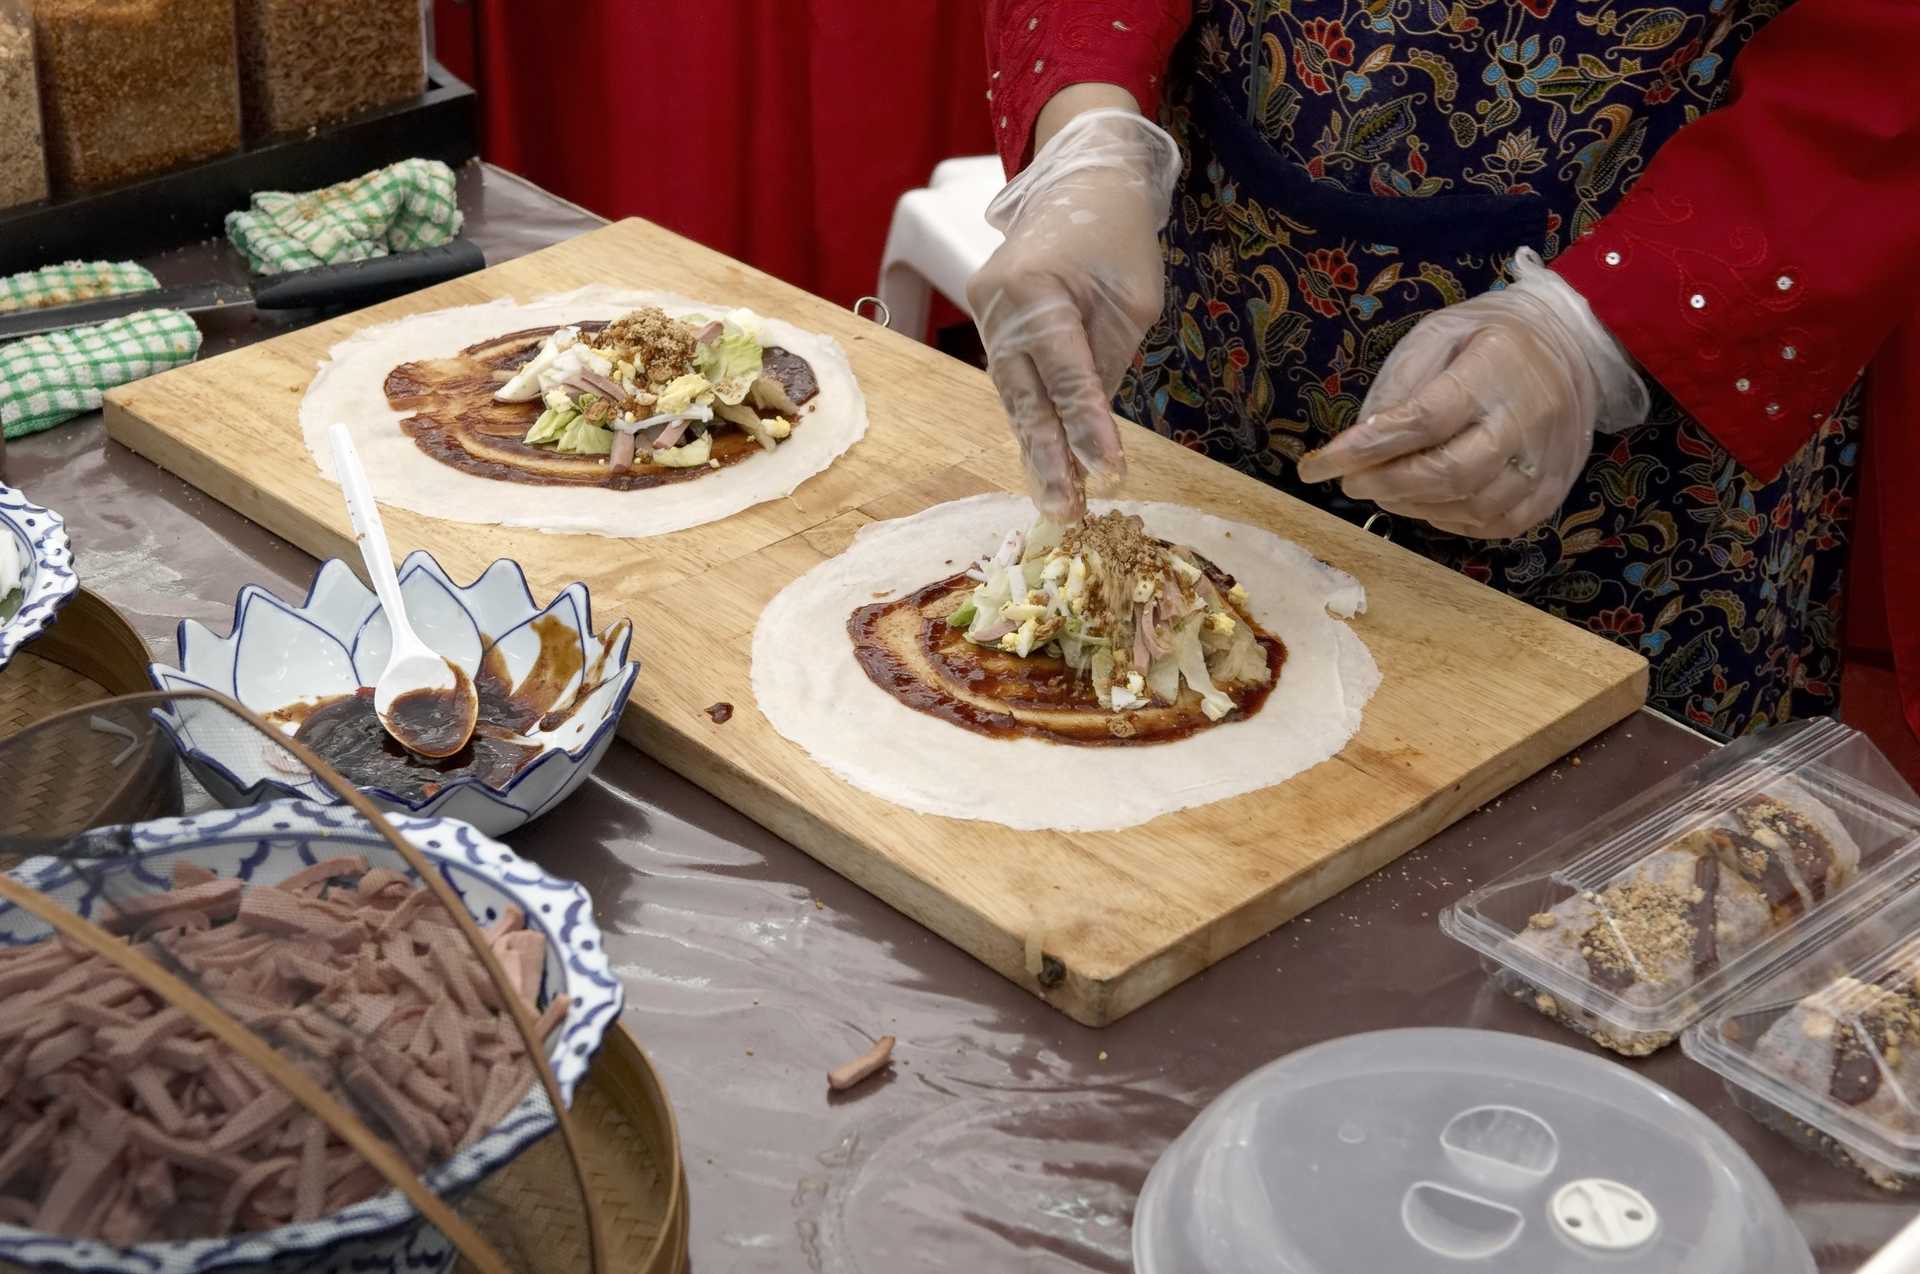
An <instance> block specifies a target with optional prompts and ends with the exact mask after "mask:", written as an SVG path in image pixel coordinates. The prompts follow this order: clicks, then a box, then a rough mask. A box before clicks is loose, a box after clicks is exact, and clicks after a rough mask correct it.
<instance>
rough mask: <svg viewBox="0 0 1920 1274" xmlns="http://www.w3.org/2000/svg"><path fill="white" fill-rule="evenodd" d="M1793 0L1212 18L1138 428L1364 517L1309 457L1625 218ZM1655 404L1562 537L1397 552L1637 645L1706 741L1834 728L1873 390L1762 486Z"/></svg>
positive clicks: (1417, 537) (1122, 401)
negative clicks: (1447, 328) (1606, 225)
mask: <svg viewBox="0 0 1920 1274" xmlns="http://www.w3.org/2000/svg"><path fill="white" fill-rule="evenodd" d="M1783 7H1784V3H1783V2H1770V0H1675V2H1674V3H1673V4H1670V5H1664V6H1659V7H1655V6H1652V5H1634V4H1631V3H1628V2H1627V0H1198V2H1197V3H1196V5H1195V11H1196V12H1195V20H1194V23H1193V26H1192V28H1191V30H1190V31H1189V33H1188V35H1187V38H1186V39H1185V41H1184V42H1183V44H1182V45H1181V48H1180V50H1179V52H1178V53H1177V54H1176V56H1175V59H1174V64H1173V67H1172V70H1171V72H1170V75H1169V80H1168V84H1167V104H1166V107H1165V122H1166V124H1167V125H1168V127H1169V129H1170V130H1171V131H1172V132H1173V134H1174V136H1175V137H1176V138H1178V139H1179V141H1180V144H1181V147H1182V149H1183V151H1184V154H1185V159H1186V169H1185V173H1184V175H1183V177H1182V180H1181V184H1180V187H1179V190H1178V192H1177V194H1176V197H1175V205H1174V209H1173V217H1172V221H1171V224H1170V225H1169V227H1168V230H1167V235H1166V238H1167V259H1168V272H1169V273H1168V297H1167V305H1166V309H1165V311H1164V312H1163V314H1162V316H1161V318H1160V320H1159V322H1158V323H1156V325H1155V326H1154V328H1153V330H1152V331H1151V332H1150V333H1149V335H1148V338H1147V341H1146V345H1145V348H1144V350H1143V353H1142V356H1141V358H1140V360H1139V361H1138V362H1137V363H1136V365H1135V368H1134V370H1133V371H1132V372H1131V373H1130V374H1129V376H1128V378H1127V380H1126V383H1125V384H1124V385H1123V387H1122V389H1121V391H1120V395H1119V399H1118V406H1119V409H1120V411H1121V412H1122V414H1124V415H1127V416H1129V417H1131V418H1132V419H1135V420H1139V421H1141V422H1143V423H1146V424H1149V425H1151V426H1152V427H1153V428H1155V429H1157V430H1158V431H1159V432H1161V433H1163V434H1165V435H1167V436H1168V437H1171V438H1173V439H1174V440H1175V441H1177V442H1181V443H1184V444H1185V445H1187V446H1189V447H1192V448H1194V449H1196V450H1199V451H1202V452H1205V453H1206V454H1208V455H1210V456H1213V457H1214V458H1215V459H1218V460H1221V461H1224V462H1225V463H1227V464H1230V465H1233V466H1234V467H1235V468H1238V469H1241V470H1243V471H1245V472H1247V473H1250V474H1253V475H1254V476H1256V477H1259V478H1262V479H1265V480H1266V481H1268V482H1270V483H1272V484H1274V485H1275V486H1278V487H1281V488H1282V489H1285V490H1288V491H1290V492H1292V493H1294V494H1296V495H1299V496H1301V497H1302V498H1304V499H1307V500H1309V501H1312V502H1315V503H1319V504H1322V505H1327V504H1329V503H1336V504H1337V503H1340V502H1339V500H1338V496H1337V492H1335V491H1334V490H1333V489H1331V488H1306V487H1304V486H1303V484H1301V483H1300V481H1299V479H1298V478H1297V476H1296V475H1295V471H1294V461H1295V460H1296V459H1297V458H1298V457H1299V456H1300V455H1301V454H1302V453H1303V452H1305V451H1307V450H1310V449H1311V448H1313V447H1316V446H1319V445H1321V444H1322V443H1324V442H1325V441H1326V440H1327V439H1328V438H1330V437H1331V436H1332V435H1333V434H1335V433H1337V432H1339V431H1340V430H1341V429H1343V428H1345V427H1346V426H1347V425H1349V424H1351V423H1352V422H1353V420H1354V418H1355V416H1356V414H1357V413H1358V411H1359V407H1360V403H1361V401H1362V400H1363V399H1364V398H1365V397H1366V393H1367V387H1368V385H1369V384H1370V383H1371V381H1372V379H1373V377H1374V375H1375V374H1376V373H1377V372H1378V370H1379V367H1380V363H1381V360H1382V359H1383V358H1385V356H1386V354H1387V351H1388V350H1390V349H1391V348H1392V347H1393V345H1394V343H1395V342H1396V341H1398V340H1399V339H1400V338H1401V337H1402V336H1404V335H1405V334H1406V333H1407V331H1408V330H1409V329H1411V328H1412V327H1413V325H1414V324H1415V323H1417V322H1418V321H1419V320H1420V319H1421V318H1422V317H1423V316H1424V315H1426V314H1428V313H1431V312H1432V311H1434V310H1436V309H1439V308H1441V307H1442V306H1445V305H1448V304H1450V303H1452V302H1455V301H1461V300H1464V299H1466V298H1467V297H1470V296H1473V295H1475V294H1477V293H1479V292H1482V291H1484V290H1486V289H1487V288H1489V287H1494V286H1498V285H1499V284H1500V283H1501V271H1502V270H1503V268H1504V267H1505V266H1506V264H1507V263H1508V262H1509V261H1510V259H1511V257H1512V254H1513V253H1514V251H1515V250H1516V249H1518V248H1520V247H1522V246H1531V247H1533V248H1535V249H1536V250H1538V251H1539V252H1540V253H1541V255H1542V256H1544V257H1547V258H1549V259H1551V258H1552V257H1553V255H1554V254H1555V253H1556V252H1558V251H1559V250H1560V249H1561V248H1562V247H1564V246H1565V245H1566V244H1567V243H1568V242H1569V241H1570V240H1571V239H1572V238H1573V237H1575V236H1577V235H1579V234H1580V233H1581V232H1582V230H1583V229H1584V228H1585V227H1587V226H1588V225H1590V224H1591V223H1592V222H1593V221H1594V220H1596V219H1597V218H1599V217H1600V216H1602V215H1604V214H1605V213H1606V212H1607V210H1608V209H1609V208H1611V207H1612V206H1613V205H1614V204H1615V203H1616V202H1617V201H1618V200H1619V198H1620V196H1621V195H1622V194H1624V193H1625V192H1626V190H1627V189H1629V188H1630V186H1631V185H1632V183H1633V181H1634V179H1635V178H1636V177H1637V175H1638V174H1639V173H1640V171H1641V170H1642V169H1643V168H1644V167H1645V165H1646V162H1647V160H1648V158H1649V157H1650V156H1651V155H1652V154H1653V153H1654V152H1655V151H1657V150H1658V149H1659V147H1660V146H1661V145H1662V144H1664V143H1665V142H1666V141H1667V139H1669V138H1670V137H1672V136H1673V135H1674V133H1675V132H1677V131H1678V130H1679V129H1680V128H1681V127H1682V126H1684V125H1685V124H1687V123H1688V122H1689V121H1691V120H1693V119H1695V118H1697V117H1698V116H1699V115H1701V114H1702V113H1703V112H1705V111H1708V110H1711V109H1713V108H1714V106H1716V105H1717V104H1718V102H1719V99H1720V97H1721V96H1722V95H1723V94H1724V92H1725V90H1726V87H1727V83H1728V71H1729V67H1730V64H1731V63H1732V61H1733V59H1734V58H1735V57H1736V55H1737V54H1738V52H1739V50H1740V48H1741V47H1742V46H1743V45H1744V44H1745V43H1746V41H1747V40H1748V39H1750V38H1751V37H1752V36H1753V34H1754V33H1755V32H1756V31H1757V30H1758V29H1759V28H1760V27H1761V26H1763V25H1764V24H1765V22H1766V21H1767V20H1768V19H1769V18H1771V17H1772V16H1773V15H1774V14H1776V13H1778V12H1779V11H1780V9H1782V8H1783ZM1650 387H1651V388H1655V389H1656V393H1655V406H1654V414H1653V418H1652V419H1651V420H1650V421H1649V422H1648V423H1647V424H1645V425H1643V426H1640V427H1638V428H1635V429H1632V430H1629V431H1628V432H1626V433H1624V434H1621V435H1618V436H1615V437H1602V438H1600V439H1599V440H1598V441H1597V443H1596V445H1595V449H1594V453H1593V456H1592V458H1591V459H1590V461H1589V462H1588V464H1587V466H1586V469H1585V471H1584V472H1583V474H1582V475H1581V477H1580V478H1579V479H1578V480H1577V482H1576V483H1575V485H1574V488H1573V491H1572V494H1571V495H1569V496H1568V498H1567V501H1566V504H1565V505H1564V506H1562V508H1561V509H1560V511H1559V512H1558V513H1557V514H1556V515H1555V516H1554V518H1553V519H1552V520H1550V521H1549V522H1548V523H1547V524H1546V525H1544V526H1542V527H1540V528H1539V529H1538V530H1536V531H1534V532H1532V533H1530V534H1528V535H1525V536H1522V537H1520V538H1518V539H1515V540H1512V541H1506V542H1494V543H1489V542H1480V541H1472V540H1466V539H1461V538H1458V537H1454V536H1450V535H1446V534H1443V533H1441V532H1438V531H1435V530H1433V529H1432V528H1431V527H1427V526H1426V525H1424V524H1418V523H1411V522H1410V521H1409V520H1407V519H1398V520H1397V524H1396V525H1395V527H1394V536H1395V538H1396V539H1397V540H1398V541H1399V542H1400V543H1402V544H1406V545H1408V546H1409V547H1412V548H1414V549H1416V550H1418V551H1420V552H1422V553H1425V554H1426V555H1427V556H1429V557H1432V558H1434V559H1436V560H1438V561H1441V562H1444V563H1446V564H1448V565H1450V566H1453V567H1455V568H1457V569H1459V570H1461V571H1464V572H1465V573H1466V574H1468V575H1470V576H1472V577H1473V578H1475V579H1478V580H1481V581H1483V582H1485V583H1487V584H1490V585H1492V586H1493V587H1495V588H1499V589H1501V590H1503V591H1505V592H1507V593H1511V594H1513V595H1514V596H1516V597H1519V598H1522V599H1524V600H1526V601H1528V602H1531V603H1532V604H1534V605H1536V606H1540V607H1542V608H1544V609H1546V610H1548V611H1551V612H1552V613H1554V614H1556V615H1560V616H1562V617H1563V618H1565V619H1568V620H1570V621H1572V622H1573V623H1576V624H1580V625H1582V626H1584V627H1586V628H1589V629H1591V630H1593V631H1594V632H1597V633H1600V634H1602V635H1604V636H1606V637H1609V638H1612V639H1613V640H1616V641H1618V642H1621V643H1623V644H1625V645H1629V646H1632V647H1634V648H1636V649H1638V650H1640V651H1641V652H1643V653H1644V654H1646V655H1647V656H1648V658H1649V659H1651V660H1652V661H1653V678H1652V686H1651V697H1652V702H1653V704H1654V705H1655V706H1656V707H1657V708H1659V709H1661V710H1662V711H1664V712H1667V713H1670V714H1672V715H1674V716H1677V717H1680V718H1682V719H1684V720H1687V721H1690V722H1692V723H1694V724H1695V725H1698V726H1700V727H1702V728H1704V729H1707V730H1710V731H1712V732H1715V733H1718V734H1722V735H1729V736H1730V735H1735V734H1740V733H1744V732H1746V731H1748V730H1751V729H1754V728H1757V727H1759V726H1762V725H1765V724H1767V723H1769V722H1772V721H1776V720H1784V719H1787V718H1789V717H1798V716H1807V715H1814V714H1818V713H1822V712H1826V711H1830V710H1831V709H1832V708H1833V707H1834V704H1835V699H1836V695H1837V692H1838V687H1839V652H1838V631H1837V630H1838V627H1839V620H1840V615H1841V610H1840V597H1839V591H1840V584H1841V574H1842V569H1843V566H1844V562H1845V555H1846V544H1845V541H1846V538H1847V528H1848V522H1849V516H1850V506H1851V492H1852V484H1853V468H1854V459H1855V455H1856V452H1857V449H1858V447H1857V440H1858V417H1859V411H1858V402H1859V393H1858V388H1857V387H1856V388H1855V390H1853V391H1851V392H1849V394H1848V395H1847V397H1846V398H1845V400H1844V401H1843V402H1842V403H1840V404H1838V405H1837V406H1836V408H1835V410H1834V411H1833V413H1832V414H1830V415H1829V416H1828V418H1827V420H1826V421H1825V423H1824V424H1823V425H1822V427H1821V429H1820V433H1819V436H1818V437H1817V438H1814V439H1812V440H1811V441H1810V442H1809V443H1808V444H1807V446H1806V447H1805V448H1804V449H1803V450H1802V451H1801V452H1800V454H1799V455H1798V456H1797V457H1796V458H1795V459H1794V461H1793V462H1792V463H1791V464H1790V465H1788V466H1787V469H1786V471H1785V472H1784V473H1782V474H1781V475H1780V476H1779V477H1777V478H1776V479H1774V480H1773V481H1771V482H1763V481H1761V480H1759V479H1758V478H1756V477H1755V476H1754V475H1753V474H1751V473H1748V472H1746V471H1745V470H1744V469H1742V468H1741V466H1740V465H1739V463H1738V462H1736V461H1735V460H1734V459H1733V458H1732V457H1731V456H1729V455H1728V454H1727V452H1726V451H1725V450H1724V449H1723V448H1722V447H1720V446H1719V444H1718V443H1716V442H1715V441H1714V440H1713V438H1712V436H1711V435H1709V434H1708V433H1707V432H1706V431H1705V430H1704V429H1703V428H1701V427H1700V426H1699V425H1698V424H1697V423H1695V422H1694V421H1692V420H1690V419H1688V418H1687V417H1686V416H1685V415H1684V414H1683V413H1682V412H1680V411H1679V409H1678V408H1677V407H1675V405H1674V404H1673V402H1672V401H1671V400H1670V399H1667V398H1666V397H1665V396H1664V395H1662V394H1660V393H1659V392H1658V391H1657V387H1652V386H1650ZM1342 511H1343V512H1349V513H1351V512H1352V511H1353V506H1351V505H1348V507H1347V509H1344V510H1342ZM1362 512H1364V510H1362Z"/></svg>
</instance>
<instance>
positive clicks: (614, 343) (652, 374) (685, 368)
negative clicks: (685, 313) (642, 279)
mask: <svg viewBox="0 0 1920 1274" xmlns="http://www.w3.org/2000/svg"><path fill="white" fill-rule="evenodd" d="M593 340H594V348H595V349H596V350H598V351H600V352H601V353H603V354H605V355H607V357H609V358H611V359H613V360H614V361H616V362H627V363H632V364H633V366H634V367H635V369H641V368H644V369H645V373H644V374H645V377H646V380H647V383H648V384H650V385H656V386H658V385H664V384H666V383H667V382H669V381H672V380H675V379H678V378H679V377H681V376H684V375H685V374H686V373H688V372H690V371H692V370H693V348H694V331H693V329H692V328H691V327H689V326H687V325H686V324H685V323H682V322H681V321H680V320H679V319H676V318H669V317H668V316H667V314H666V312H665V311H664V310H660V309H656V308H654V307H652V306H648V307H646V308H645V309H639V310H635V311H634V312H633V313H631V314H623V315H621V316H620V317H619V318H617V319H615V320H613V322H611V323H609V324H607V325H606V326H605V327H604V328H602V329H601V330H600V334H599V335H598V336H596V337H594V338H593Z"/></svg>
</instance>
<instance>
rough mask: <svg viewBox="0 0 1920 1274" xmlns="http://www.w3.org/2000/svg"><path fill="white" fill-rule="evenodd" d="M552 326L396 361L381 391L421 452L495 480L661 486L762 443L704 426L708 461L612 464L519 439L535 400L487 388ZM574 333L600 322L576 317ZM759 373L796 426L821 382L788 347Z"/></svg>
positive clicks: (598, 327) (534, 414)
mask: <svg viewBox="0 0 1920 1274" xmlns="http://www.w3.org/2000/svg"><path fill="white" fill-rule="evenodd" d="M560 326H561V325H559V324H555V325H553V326H549V327H532V328H526V329H524V330H522V331H517V332H508V333H506V334H505V335H503V336H497V337H494V338H493V339H492V340H487V341H480V342H477V343H475V344H473V345H469V346H467V347H466V348H465V349H463V350H461V351H460V352H459V353H458V354H455V355H453V356H451V357H449V358H435V359H422V360H420V361H417V362H412V363H402V364H400V365H399V366H398V367H396V368H394V369H393V370H392V371H391V372H389V373H388V375H387V379H386V384H385V391H386V396H387V402H388V404H389V405H390V406H391V407H393V409H394V410H396V411H411V412H414V413H415V414H414V415H412V416H410V417H408V418H407V419H405V420H403V421H401V422H400V427H401V428H402V429H404V430H405V431H406V433H407V436H408V437H409V438H411V439H412V440H413V442H414V445H415V446H417V447H419V448H420V450H421V451H423V452H425V453H426V454H427V455H429V456H432V457H433V458H434V459H435V460H438V461H440V462H441V463H443V464H447V465H450V466H452V467H453V468H455V469H459V470H461V471H463V472H465V473H471V474H474V475H476V476H478V477H482V478H492V479H494V480H496V481H501V482H524V483H532V484H536V485H541V486H591V487H606V488H608V489H610V490H614V491H639V490H644V489H646V488H648V487H657V486H662V485H665V484H667V483H674V482H689V481H693V480H695V479H697V478H700V477H702V476H703V475H705V474H708V473H712V472H713V471H714V470H715V469H716V468H720V469H724V468H726V467H727V466H729V465H733V464H738V463H740V462H741V461H743V460H746V459H749V458H751V457H753V456H757V455H759V454H760V453H761V450H762V449H761V446H760V444H759V443H757V442H755V441H754V440H753V439H752V438H751V437H749V436H748V435H747V434H745V433H744V432H742V431H741V430H739V429H737V428H731V427H718V426H720V425H723V424H724V422H716V427H715V428H714V429H713V430H712V431H711V435H710V436H711V437H712V439H713V450H712V452H711V459H712V461H713V462H714V463H712V464H708V465H695V466H692V467H687V468H674V467H670V466H666V465H658V464H654V463H652V462H651V461H647V460H641V459H636V460H634V461H632V462H631V463H630V464H628V465H626V466H625V467H624V468H622V469H620V470H618V471H616V470H614V469H613V468H612V466H610V465H609V464H608V463H607V458H606V457H605V456H592V455H573V454H567V453H562V452H558V451H556V450H554V449H553V448H552V447H545V446H539V445H530V444H528V443H527V442H526V441H525V438H526V434H527V431H528V430H529V429H531V428H532V427H533V424H534V422H535V421H536V420H538V419H539V418H540V413H541V412H542V410H544V404H543V403H542V401H541V400H540V399H538V398H536V399H533V400H531V401H528V402H501V401H500V400H499V399H497V398H495V397H494V394H495V392H496V391H498V390H499V388H500V387H501V386H502V385H503V384H505V383H506V382H507V380H508V379H510V378H511V377H512V375H513V373H514V372H516V371H518V370H519V369H520V368H521V367H523V366H525V365H526V364H527V363H528V362H529V361H531V360H532V359H533V358H534V356H535V355H537V354H538V353H539V352H540V346H541V344H542V342H544V341H545V340H546V339H547V337H549V336H551V335H552V334H553V333H554V332H556V331H558V330H559V327H560ZM575 326H577V327H578V328H579V329H580V331H581V333H582V335H583V336H591V335H594V334H597V333H599V332H601V331H602V330H603V329H605V328H606V327H607V326H608V325H607V324H606V323H603V322H599V323H579V324H576V325H575ZM761 371H762V374H763V375H765V376H767V377H769V378H771V379H773V380H775V381H777V382H778V383H779V384H780V385H781V387H782V389H783V390H784V392H785V393H786V395H787V397H788V399H790V400H791V402H792V403H793V404H794V405H795V406H797V407H799V408H801V409H802V411H801V413H800V414H798V415H796V416H794V417H793V420H792V423H793V427H794V428H795V429H796V430H797V429H799V428H800V427H801V424H802V422H803V420H804V419H805V414H806V413H807V412H808V411H810V410H811V409H812V406H813V403H814V400H815V399H817V398H818V396H819V393H820V385H819V382H818V380H817V379H816V378H815V376H814V373H813V368H812V367H811V366H809V365H808V363H807V361H806V360H805V359H803V358H801V357H800V356H799V355H798V354H795V353H793V352H792V351H790V350H786V349H782V348H780V347H779V346H768V347H767V348H766V349H765V351H764V353H763V355H762V362H761Z"/></svg>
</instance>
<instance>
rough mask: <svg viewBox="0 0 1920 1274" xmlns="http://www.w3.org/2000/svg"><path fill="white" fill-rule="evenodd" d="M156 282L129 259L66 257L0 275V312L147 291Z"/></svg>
mask: <svg viewBox="0 0 1920 1274" xmlns="http://www.w3.org/2000/svg"><path fill="white" fill-rule="evenodd" d="M159 286H160V283H159V280H157V279H155V278H154V277H153V273H152V272H151V271H150V270H148V269H146V267H144V266H138V265H135V264H134V263H133V262H131V261H69V262H67V263H66V264H65V265H50V266H47V267H46V268H45V269H42V270H24V271H22V272H21V273H19V274H9V275H8V276H7V277H6V278H4V279H0V314H12V313H14V312H15V311H18V310H37V309H43V308H45V307H46V306H49V305H75V304H78V303H79V302H81V301H97V300H99V299H100V298H102V297H107V296H119V295H121V294H122V293H126V292H151V291H153V290H154V289H155V288H157V287H159Z"/></svg>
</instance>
